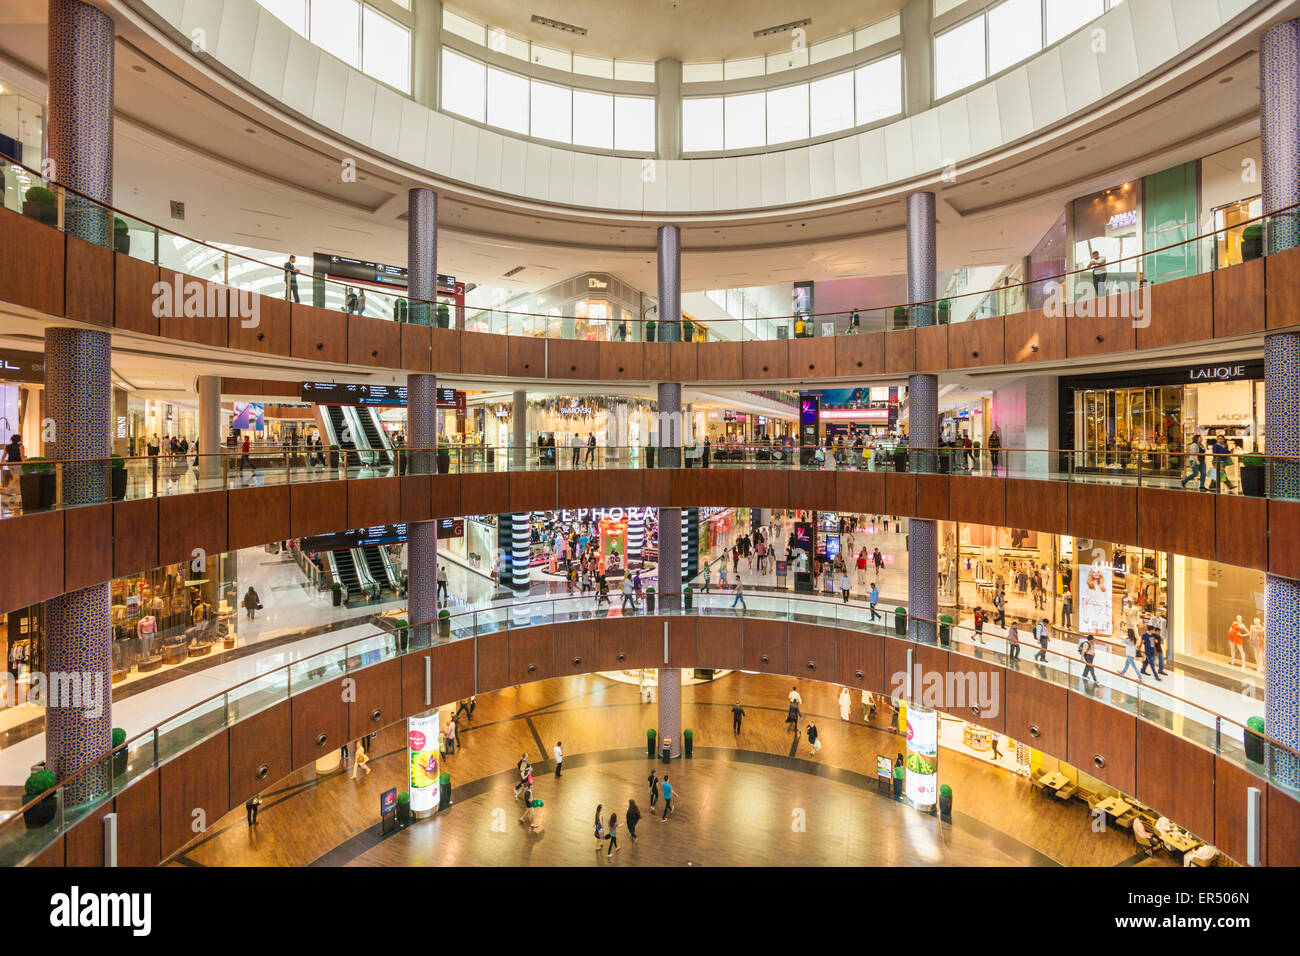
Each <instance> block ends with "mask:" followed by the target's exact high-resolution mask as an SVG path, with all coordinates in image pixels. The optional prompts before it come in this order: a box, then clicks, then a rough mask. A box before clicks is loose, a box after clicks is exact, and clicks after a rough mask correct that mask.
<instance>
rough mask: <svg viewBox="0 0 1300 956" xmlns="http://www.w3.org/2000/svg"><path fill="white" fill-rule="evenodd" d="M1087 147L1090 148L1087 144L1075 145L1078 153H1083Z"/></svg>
mask: <svg viewBox="0 0 1300 956" xmlns="http://www.w3.org/2000/svg"><path fill="white" fill-rule="evenodd" d="M1087 148H1088V147H1087V146H1076V147H1074V151H1075V152H1076V153H1082V152H1083V151H1084V150H1085V149H1087Z"/></svg>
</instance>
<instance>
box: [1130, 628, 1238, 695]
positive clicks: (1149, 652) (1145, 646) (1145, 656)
mask: <svg viewBox="0 0 1300 956" xmlns="http://www.w3.org/2000/svg"><path fill="white" fill-rule="evenodd" d="M1243 657H1244V655H1243ZM1148 667H1149V668H1151V670H1150V671H1148V670H1147V668H1148ZM1138 673H1139V674H1146V673H1150V674H1151V676H1152V677H1154V678H1155V679H1156V683H1157V684H1158V683H1160V669H1159V665H1158V663H1157V661H1156V642H1155V633H1154V632H1153V631H1152V630H1151V626H1150V625H1147V628H1146V630H1144V631H1143V632H1142V669H1141V670H1140V671H1138Z"/></svg>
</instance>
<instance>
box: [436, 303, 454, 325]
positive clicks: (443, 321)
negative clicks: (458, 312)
mask: <svg viewBox="0 0 1300 956" xmlns="http://www.w3.org/2000/svg"><path fill="white" fill-rule="evenodd" d="M434 314H435V316H436V317H437V322H438V328H440V329H447V328H451V310H450V309H448V308H447V303H445V302H440V303H438V308H437V309H435V310H434Z"/></svg>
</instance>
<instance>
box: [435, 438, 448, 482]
mask: <svg viewBox="0 0 1300 956" xmlns="http://www.w3.org/2000/svg"><path fill="white" fill-rule="evenodd" d="M450 471H451V446H450V445H449V444H448V443H447V439H446V437H444V436H439V437H438V474H440V475H445V474H447V473H448V472H450Z"/></svg>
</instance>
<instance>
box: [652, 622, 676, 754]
mask: <svg viewBox="0 0 1300 956" xmlns="http://www.w3.org/2000/svg"><path fill="white" fill-rule="evenodd" d="M652 638H653V639H655V640H659V635H651V634H647V635H646V640H647V641H649V640H651V639H652ZM660 643H662V641H660ZM665 737H667V738H668V739H669V740H670V741H671V742H672V746H671V747H670V748H669V752H670V753H671V754H672V755H673V756H674V757H680V756H681V755H682V672H681V668H678V667H661V668H659V739H658V741H657V742H656V746H657V748H658V751H659V753H663V740H664V738H665ZM656 756H658V754H656Z"/></svg>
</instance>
